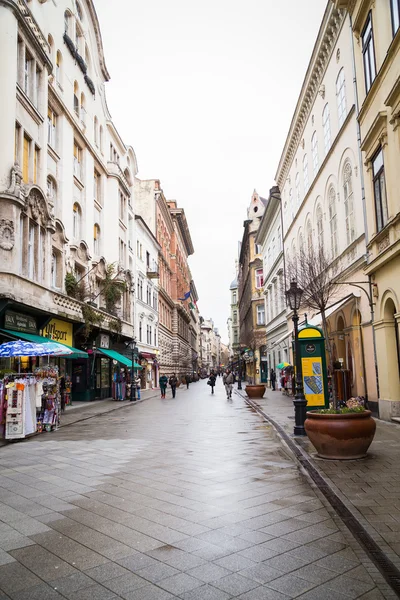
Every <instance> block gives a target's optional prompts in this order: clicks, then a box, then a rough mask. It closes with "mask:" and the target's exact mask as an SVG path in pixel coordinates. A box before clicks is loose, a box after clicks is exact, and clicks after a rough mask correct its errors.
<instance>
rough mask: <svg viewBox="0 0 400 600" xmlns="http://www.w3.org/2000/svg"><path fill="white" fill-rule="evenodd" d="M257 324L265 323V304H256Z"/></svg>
mask: <svg viewBox="0 0 400 600" xmlns="http://www.w3.org/2000/svg"><path fill="white" fill-rule="evenodd" d="M257 325H265V306H264V304H258V305H257Z"/></svg>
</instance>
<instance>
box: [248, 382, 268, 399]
mask: <svg viewBox="0 0 400 600" xmlns="http://www.w3.org/2000/svg"><path fill="white" fill-rule="evenodd" d="M246 394H247V395H248V397H249V398H262V397H263V396H264V394H265V385H264V384H258V385H246Z"/></svg>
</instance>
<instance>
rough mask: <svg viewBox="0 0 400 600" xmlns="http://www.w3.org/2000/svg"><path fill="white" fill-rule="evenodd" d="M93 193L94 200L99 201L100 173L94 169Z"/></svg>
mask: <svg viewBox="0 0 400 600" xmlns="http://www.w3.org/2000/svg"><path fill="white" fill-rule="evenodd" d="M93 195H94V199H95V200H96V202H98V203H99V204H102V202H101V175H100V173H99V172H98V171H96V169H94V171H93Z"/></svg>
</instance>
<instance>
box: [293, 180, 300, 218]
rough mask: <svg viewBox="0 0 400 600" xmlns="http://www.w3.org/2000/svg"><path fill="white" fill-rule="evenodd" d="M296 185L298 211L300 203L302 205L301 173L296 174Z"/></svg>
mask: <svg viewBox="0 0 400 600" xmlns="http://www.w3.org/2000/svg"><path fill="white" fill-rule="evenodd" d="M294 185H295V188H296V210H297V209H298V208H299V206H300V203H301V199H300V197H301V195H300V175H299V173H296V177H295V180H294Z"/></svg>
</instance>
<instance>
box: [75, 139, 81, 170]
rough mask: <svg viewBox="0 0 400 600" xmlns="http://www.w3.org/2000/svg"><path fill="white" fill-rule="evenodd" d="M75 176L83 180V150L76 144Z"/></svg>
mask: <svg viewBox="0 0 400 600" xmlns="http://www.w3.org/2000/svg"><path fill="white" fill-rule="evenodd" d="M74 175H75V177H77V178H78V179H82V148H80V147H79V146H78V144H77V143H76V142H74Z"/></svg>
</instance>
